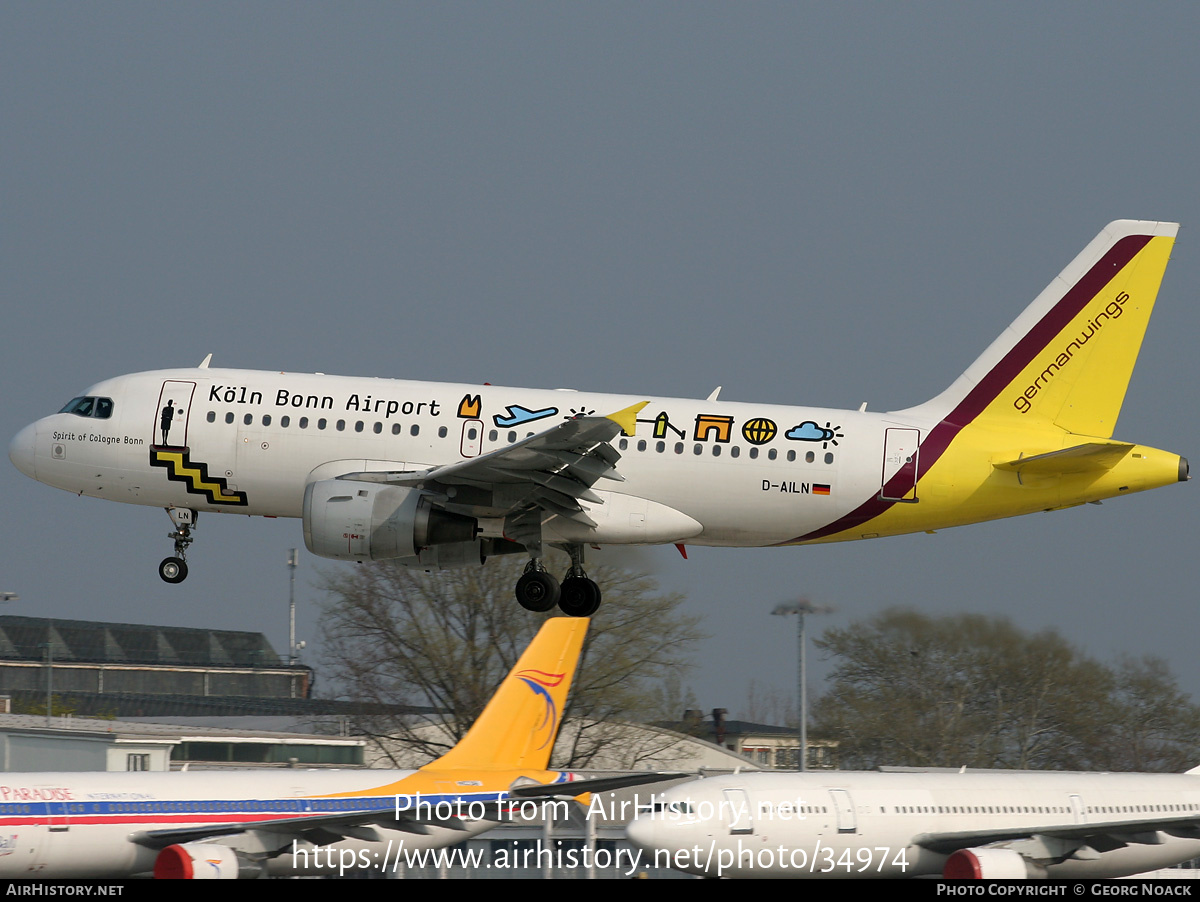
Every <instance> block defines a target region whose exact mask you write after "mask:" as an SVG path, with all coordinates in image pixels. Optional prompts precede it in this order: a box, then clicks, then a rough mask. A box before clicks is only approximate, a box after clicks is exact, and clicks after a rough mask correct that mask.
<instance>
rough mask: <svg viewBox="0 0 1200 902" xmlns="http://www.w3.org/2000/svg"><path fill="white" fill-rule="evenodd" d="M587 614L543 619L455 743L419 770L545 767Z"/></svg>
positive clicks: (569, 683)
mask: <svg viewBox="0 0 1200 902" xmlns="http://www.w3.org/2000/svg"><path fill="white" fill-rule="evenodd" d="M587 627H588V618H586V617H554V618H551V619H550V620H547V621H546V622H545V623H544V624H543V625H542V628H541V629H540V630H539V631H538V634H537V635H536V636H535V637H534V639H533V641H532V642H530V643H529V647H528V648H526V649H525V653H524V654H523V655H521V657H520V659H519V660H518V661H517V663H516V666H514V667H513V669H512V671H511V672H510V673H509V674H508V676H507V677H506V678H505V680H504V682H503V683H501V684H500V688H499V689H498V690H496V694H495V695H493V696H492V700H491V701H490V702H488V703H487V707H486V708H484V709H483V713H482V714H480V715H479V719H478V720H476V721H475V723H474V724H473V725H472V726H471V729H470V730H468V731H467V735H466V736H464V737H463V738H462V739H461V740H459V743H458V745H456V746H455V747H454V748H452V749H451V750H450V751H448V752H447V753H446V754H444V755H443V756H442V757H441V758H438V759H437V760H436V761H434V762H432V763H430V764H427V765H425V767H423V768H421V769H422V770H438V771H440V770H449V769H456V768H476V769H478V768H504V769H510V768H511V769H520V768H530V769H535V770H545V769H546V765H547V764H549V762H550V752H551V750H552V749H553V748H554V740H555V738H556V737H557V736H558V728H559V727H560V726H561V725H562V715H563V708H564V707H565V705H566V701H567V693H568V692H569V691H570V689H571V680H572V678H573V677H574V675H575V667H576V665H577V664H578V662H579V655H580V652H581V651H582V649H583V639H584V636H585V635H586V634H587Z"/></svg>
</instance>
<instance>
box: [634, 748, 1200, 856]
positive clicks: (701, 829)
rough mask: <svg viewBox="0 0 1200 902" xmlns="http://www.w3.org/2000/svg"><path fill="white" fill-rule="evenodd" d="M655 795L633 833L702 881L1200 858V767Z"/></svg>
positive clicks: (725, 783) (828, 781)
mask: <svg viewBox="0 0 1200 902" xmlns="http://www.w3.org/2000/svg"><path fill="white" fill-rule="evenodd" d="M654 798H655V802H656V804H655V805H654V806H653V810H650V811H645V812H643V813H641V814H639V815H638V816H637V818H636V819H635V820H634V821H632V822H631V823H630V824H629V827H628V835H629V839H630V841H631V842H633V844H634V845H636V846H638V847H640V848H641V849H643V850H645V851H646V852H648V853H649V861H647V863H648V864H654V865H655V866H658V867H674V868H676V869H677V870H681V871H687V872H688V873H691V874H700V875H704V876H710V877H795V878H811V877H826V878H828V877H841V878H847V877H857V878H865V877H921V876H944V877H947V878H959V879H1025V878H1031V877H1033V878H1039V877H1055V878H1068V879H1093V878H1101V879H1102V878H1108V877H1122V876H1127V875H1129V874H1138V873H1141V872H1143V871H1148V870H1152V869H1155V868H1162V867H1169V866H1171V865H1174V864H1179V863H1181V862H1184V861H1187V860H1188V859H1191V858H1195V857H1197V856H1200V768H1197V769H1196V770H1193V771H1189V772H1188V773H1186V774H1089V773H1066V772H1059V771H969V770H965V769H964V770H962V771H954V770H938V769H895V770H891V771H887V772H870V773H854V772H849V771H847V772H839V771H829V772H825V773H813V772H809V773H804V774H800V773H788V774H778V773H776V774H772V773H745V774H732V775H730V776H725V777H713V778H709V779H703V780H693V781H691V782H688V783H682V784H679V785H678V786H673V787H671V788H670V789H668V790H666V791H665V792H663V793H661V794H657V795H655V796H654Z"/></svg>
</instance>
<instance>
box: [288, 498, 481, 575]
mask: <svg viewBox="0 0 1200 902" xmlns="http://www.w3.org/2000/svg"><path fill="white" fill-rule="evenodd" d="M477 525H478V524H477V521H476V520H475V518H474V517H465V516H463V515H461V514H452V513H450V512H449V511H444V510H442V509H441V508H438V507H435V506H434V504H433V502H432V501H430V498H429V495H428V494H427V493H425V492H422V491H420V490H419V489H409V488H402V487H400V486H391V485H381V484H379V483H375V482H358V481H355V480H350V479H323V480H320V481H318V482H311V483H309V484H308V486H307V487H306V488H305V490H304V544H305V545H306V546H307V547H308V550H309V551H311V552H312V553H313V554H319V555H320V556H321V557H329V558H334V559H336V560H340V561H384V560H392V559H395V558H417V557H419V556H420V555H421V552H422V550H423V549H426V548H430V547H432V546H439V545H460V546H461V545H467V544H474V545H478V540H477V539H476V538H475V533H476V531H477ZM462 556H464V557H465V555H462ZM417 563H418V562H416V561H414V564H417ZM434 566H436V564H435V565H434Z"/></svg>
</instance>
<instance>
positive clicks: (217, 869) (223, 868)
mask: <svg viewBox="0 0 1200 902" xmlns="http://www.w3.org/2000/svg"><path fill="white" fill-rule="evenodd" d="M262 873H263V864H262V862H259V861H252V860H251V859H249V858H247V857H246V856H245V855H240V854H238V853H237V852H235V851H234V850H233V849H230V848H229V847H228V846H218V845H214V844H212V843H202V842H190V843H183V844H180V845H174V846H167V847H166V848H165V849H163V850H162V851H161V852H159V853H158V857H157V858H156V859H155V860H154V879H155V880H252V879H255V878H257V877H261V876H262Z"/></svg>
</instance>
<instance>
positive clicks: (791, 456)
mask: <svg viewBox="0 0 1200 902" xmlns="http://www.w3.org/2000/svg"><path fill="white" fill-rule="evenodd" d="M795 459H796V452H795V451H789V452H788V460H795Z"/></svg>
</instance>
